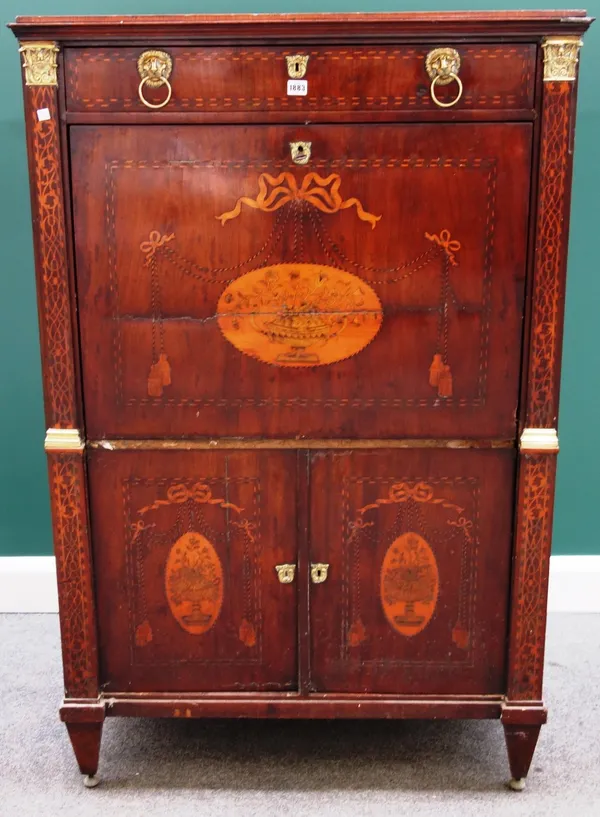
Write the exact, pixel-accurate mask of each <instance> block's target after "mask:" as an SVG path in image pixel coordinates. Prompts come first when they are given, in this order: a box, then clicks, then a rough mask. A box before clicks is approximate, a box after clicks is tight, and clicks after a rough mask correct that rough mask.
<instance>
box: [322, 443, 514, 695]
mask: <svg viewBox="0 0 600 817" xmlns="http://www.w3.org/2000/svg"><path fill="white" fill-rule="evenodd" d="M513 488H514V451H512V450H496V451H492V450H486V451H475V450H471V451H449V450H442V449H437V450H428V449H412V450H402V451H399V450H396V451H367V452H364V451H352V452H351V451H339V452H335V453H326V454H315V455H314V456H313V457H312V465H311V561H312V562H313V563H316V562H320V563H326V564H329V568H328V572H327V578H326V581H324V582H322V583H320V584H312V586H311V643H312V647H311V649H312V657H311V688H312V689H314V690H317V691H331V692H333V691H336V692H374V693H398V694H438V693H439V694H442V693H443V694H494V693H496V694H498V693H501V692H502V691H503V685H504V662H505V650H506V634H507V603H508V596H509V576H510V553H511V530H512V511H513Z"/></svg>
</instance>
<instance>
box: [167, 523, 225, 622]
mask: <svg viewBox="0 0 600 817" xmlns="http://www.w3.org/2000/svg"><path fill="white" fill-rule="evenodd" d="M165 589H166V593H167V601H168V602H169V607H170V608H171V612H172V613H173V616H174V617H175V619H176V620H177V622H178V624H179V625H180V626H181V627H183V629H184V630H187V632H188V633H192V634H193V635H202V633H205V632H206V631H207V630H210V628H211V627H212V626H213V624H214V623H215V621H216V620H217V618H218V616H219V613H220V612H221V605H222V604H223V568H222V567H221V561H220V559H219V557H218V555H217V552H216V550H215V549H214V547H213V546H212V545H211V543H210V542H209V541H208V539H206V538H205V537H204V536H202V534H201V533H195V532H194V531H191V532H190V533H184V535H183V536H181V537H180V538H179V539H178V540H177V541H176V542H175V544H174V545H173V547H172V548H171V550H170V552H169V556H168V558H167V564H166V567H165Z"/></svg>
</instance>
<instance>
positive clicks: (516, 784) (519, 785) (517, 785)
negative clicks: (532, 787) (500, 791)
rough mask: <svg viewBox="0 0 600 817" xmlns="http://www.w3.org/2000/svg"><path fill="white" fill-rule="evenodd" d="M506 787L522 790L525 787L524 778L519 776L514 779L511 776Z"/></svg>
mask: <svg viewBox="0 0 600 817" xmlns="http://www.w3.org/2000/svg"><path fill="white" fill-rule="evenodd" d="M508 788H509V789H512V790H513V791H523V789H524V788H525V778H524V777H520V778H519V779H518V780H516V779H515V778H514V777H513V778H512V779H511V780H509V782H508Z"/></svg>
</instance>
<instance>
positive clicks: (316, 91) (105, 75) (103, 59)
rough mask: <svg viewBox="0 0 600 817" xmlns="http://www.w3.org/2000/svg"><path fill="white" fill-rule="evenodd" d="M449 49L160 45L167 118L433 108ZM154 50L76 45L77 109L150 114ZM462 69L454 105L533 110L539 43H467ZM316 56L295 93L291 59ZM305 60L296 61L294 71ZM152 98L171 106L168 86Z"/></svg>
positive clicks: (450, 95) (71, 72)
mask: <svg viewBox="0 0 600 817" xmlns="http://www.w3.org/2000/svg"><path fill="white" fill-rule="evenodd" d="M440 45H441V46H444V47H448V48H454V46H453V45H452V43H436V44H431V45H425V46H417V47H413V46H400V47H398V46H379V47H370V48H352V47H349V46H347V47H344V46H340V47H331V46H327V45H323V46H322V47H316V48H315V47H314V46H309V47H306V48H302V47H298V48H296V49H290V48H285V49H284V48H282V49H279V48H270V47H264V48H257V47H252V46H248V47H245V48H186V47H164V48H161V47H159V48H158V49H156V50H159V51H163V52H166V53H167V54H168V55H169V56H170V58H171V60H172V70H171V73H170V76H169V82H170V84H171V86H172V96H171V98H170V100H169V102H168V103H167V104H166V105H165V106H164V107H162V108H160V109H157V111H156V112H157V113H160V112H161V111H162V112H169V111H213V112H214V111H225V112H241V111H294V110H298V111H302V110H323V111H324V110H330V109H335V110H342V111H400V110H402V111H411V110H412V111H415V110H417V111H418V110H420V111H432V110H439V111H440V112H441V111H443V110H444V108H443V107H439V108H438V107H437V106H436V104H435V102H434V101H433V99H432V95H431V79H430V77H429V74H428V72H427V70H426V60H427V55H428V54H429V53H430V52H431V51H432V50H433V49H434V48H438V47H440ZM146 50H148V49H144V48H119V49H110V48H69V49H66V52H65V69H66V79H67V108H68V110H70V111H80V112H83V111H129V110H131V111H144V110H147V108H146V107H145V106H144V104H143V103H142V101H141V100H140V96H139V84H140V74H139V72H138V59H139V57H140V56H141V55H142V54H143V53H144V51H146ZM456 51H457V52H458V54H459V57H460V68H458V69H457V73H458V75H459V77H460V81H461V82H462V85H463V90H462V95H461V97H460V99H459V100H458V102H456V104H455V105H453V106H452V108H451V109H454V110H456V109H464V110H469V109H470V110H474V109H477V110H506V109H527V108H531V107H533V88H534V69H535V57H536V47H535V45H527V44H526V45H515V44H511V45H468V46H459V47H457V48H456ZM295 54H300V55H304V56H308V62H307V65H306V73H305V75H304V80H306V83H307V93H306V95H304V96H294V95H288V79H289V71H288V61H287V60H286V57H290V56H293V55H295ZM295 67H296V66H295V64H293V65H292V73H294V69H295ZM458 90H459V86H458V84H457V83H456V82H455V81H451V82H448V83H447V84H445V83H443V82H438V83H436V87H435V89H434V93H435V95H436V96H437V98H438V99H439V101H440V102H441V103H446V104H447V103H450V102H452V100H454V99H455V98H456V96H457V92H458ZM143 94H144V96H145V98H146V99H147V101H148V102H149V103H150V104H151V105H158V104H160V103H161V102H164V101H165V99H166V97H167V86H166V85H162V86H159V87H151V83H146V84H145V86H144V88H143Z"/></svg>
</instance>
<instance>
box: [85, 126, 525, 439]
mask: <svg viewBox="0 0 600 817" xmlns="http://www.w3.org/2000/svg"><path fill="white" fill-rule="evenodd" d="M531 132H532V127H531V125H530V124H527V123H522V124H518V123H503V124H502V123H494V124H493V125H492V124H452V125H439V124H435V125H433V124H410V125H377V126H373V125H353V126H350V125H343V126H342V125H327V126H294V127H291V126H271V127H265V126H229V127H227V128H222V127H219V126H208V125H207V126H185V127H184V126H181V127H178V126H163V125H153V126H152V127H145V126H127V127H125V126H119V127H117V126H111V127H102V126H75V127H73V128H71V132H70V133H71V141H70V144H71V157H72V176H73V209H74V214H75V242H76V263H77V287H78V299H79V306H80V313H81V327H82V328H81V334H82V338H81V339H82V359H83V378H84V387H85V394H86V422H87V430H88V434H89V435H90V436H91V437H93V438H102V437H107V436H108V437H110V436H130V437H133V436H136V437H152V436H162V435H172V436H181V435H216V434H218V435H220V436H238V435H241V436H271V437H277V436H295V435H297V434H298V433H301V434H303V435H305V436H314V437H321V436H333V437H359V436H360V437H396V436H422V437H436V436H444V437H482V436H492V437H512V436H513V435H514V433H515V419H514V418H515V411H516V407H517V395H518V380H519V363H520V349H521V321H522V311H523V281H524V276H525V257H526V230H527V207H528V197H529V162H530V147H531ZM297 141H304V142H310V143H311V146H310V150H311V154H310V159H309V161H308V162H307V163H306V164H305V165H304V166H298V165H296V164H294V163H293V162H292V160H291V158H290V143H291V142H297ZM306 149H308V148H306ZM304 155H306V154H304ZM98 168H102V169H103V170H102V172H99V170H98Z"/></svg>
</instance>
